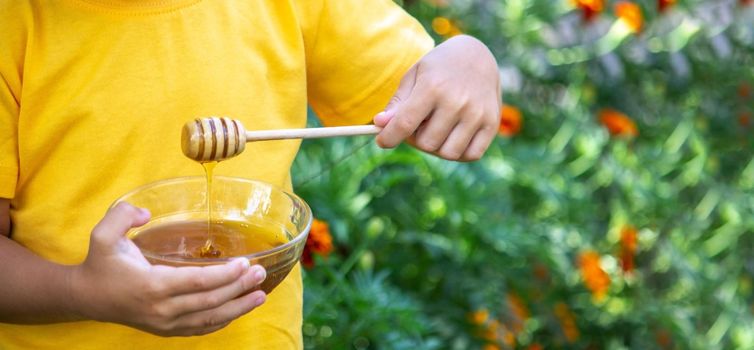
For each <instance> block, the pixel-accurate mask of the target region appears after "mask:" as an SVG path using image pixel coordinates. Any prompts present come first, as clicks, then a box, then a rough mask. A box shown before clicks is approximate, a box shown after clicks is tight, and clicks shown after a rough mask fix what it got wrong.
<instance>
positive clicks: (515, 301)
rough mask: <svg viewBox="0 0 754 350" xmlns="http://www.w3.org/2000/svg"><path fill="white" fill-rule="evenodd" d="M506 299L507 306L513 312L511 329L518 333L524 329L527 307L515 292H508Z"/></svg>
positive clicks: (527, 315)
mask: <svg viewBox="0 0 754 350" xmlns="http://www.w3.org/2000/svg"><path fill="white" fill-rule="evenodd" d="M506 301H507V302H508V308H509V309H510V310H511V313H512V314H513V315H512V316H513V317H512V318H513V320H512V321H511V329H512V330H513V332H514V333H519V332H521V331H522V330H523V329H524V322H526V320H528V319H529V309H527V308H526V304H525V303H524V301H523V300H521V298H520V297H519V296H518V295H516V294H515V293H508V294H507V295H506Z"/></svg>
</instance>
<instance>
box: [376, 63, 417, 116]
mask: <svg viewBox="0 0 754 350" xmlns="http://www.w3.org/2000/svg"><path fill="white" fill-rule="evenodd" d="M416 71H417V69H416V65H414V66H413V67H411V69H409V70H408V72H406V74H404V75H403V78H402V79H401V83H400V84H399V85H398V90H396V91H395V94H393V97H392V98H391V99H390V102H388V104H387V106H385V110H383V111H382V112H380V113H377V115H376V116H375V117H374V125H377V126H379V127H385V125H387V123H388V122H389V121H390V119H393V117H394V116H395V111H396V110H397V109H398V106H399V105H400V104H401V103H402V102H403V101H405V100H407V99H408V97H409V96H411V91H413V90H414V85H416Z"/></svg>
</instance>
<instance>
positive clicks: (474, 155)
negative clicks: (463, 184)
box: [461, 125, 497, 162]
mask: <svg viewBox="0 0 754 350" xmlns="http://www.w3.org/2000/svg"><path fill="white" fill-rule="evenodd" d="M495 135H497V129H496V128H495V127H493V126H490V125H484V126H482V128H481V129H479V131H477V132H476V134H474V137H473V138H472V139H471V142H470V143H469V147H467V148H466V151H465V152H464V153H463V156H461V161H464V162H473V161H476V160H479V159H480V158H482V156H483V155H484V152H485V151H487V148H489V146H490V143H492V140H493V139H494V138H495Z"/></svg>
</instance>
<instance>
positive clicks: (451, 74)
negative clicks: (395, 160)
mask: <svg viewBox="0 0 754 350" xmlns="http://www.w3.org/2000/svg"><path fill="white" fill-rule="evenodd" d="M500 107H501V100H500V82H499V73H498V68H497V62H496V61H495V58H494V57H493V56H492V53H491V52H490V51H489V49H487V47H486V46H485V45H484V44H482V43H481V42H480V41H479V40H477V39H475V38H473V37H470V36H466V35H459V36H456V37H453V38H451V39H448V40H447V41H445V42H444V43H442V44H440V45H438V46H437V47H435V48H434V49H433V50H432V51H430V52H429V53H428V54H427V55H425V56H424V57H423V58H422V59H421V60H419V62H417V63H416V64H415V65H414V66H413V67H411V69H410V70H409V71H408V72H407V73H406V75H404V76H403V80H401V83H400V86H399V87H398V91H396V93H395V95H394V96H393V98H392V100H391V101H390V103H389V104H388V106H387V108H386V109H385V111H384V112H381V113H379V114H377V116H375V118H374V124H375V125H377V126H381V127H383V128H384V129H383V130H382V131H381V132H380V133H379V134H378V135H377V144H378V145H379V146H380V147H384V148H392V147H395V146H397V145H398V144H399V143H401V142H402V141H403V140H408V142H409V143H411V144H412V145H413V146H414V147H416V148H418V149H420V150H422V151H425V152H428V153H432V154H435V155H437V156H439V157H442V158H445V159H449V160H460V161H473V160H477V159H479V158H481V157H482V155H483V154H484V152H485V151H486V150H487V147H489V145H490V143H491V142H492V139H493V138H494V137H495V135H496V134H497V130H498V125H499V123H500V120H499V111H500Z"/></svg>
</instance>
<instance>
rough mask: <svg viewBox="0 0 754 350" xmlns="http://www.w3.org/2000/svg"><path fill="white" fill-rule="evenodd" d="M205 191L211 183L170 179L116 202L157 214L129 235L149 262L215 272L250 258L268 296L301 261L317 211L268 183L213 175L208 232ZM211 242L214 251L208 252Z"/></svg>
mask: <svg viewBox="0 0 754 350" xmlns="http://www.w3.org/2000/svg"><path fill="white" fill-rule="evenodd" d="M207 192H208V191H207V178H206V177H205V176H193V177H183V178H172V179H166V180H162V181H158V182H153V183H150V184H147V185H144V186H142V187H139V188H137V189H134V190H133V191H131V192H129V193H127V194H125V195H123V196H122V197H121V198H119V199H118V200H117V201H116V202H115V203H118V202H121V201H124V202H128V203H131V204H132V205H134V206H137V207H141V208H147V209H149V211H150V212H151V214H152V219H151V220H150V221H149V222H148V223H147V224H145V225H144V226H141V227H136V228H133V229H131V230H130V231H129V232H128V234H127V235H128V238H129V239H131V240H132V241H133V242H134V244H135V245H136V246H137V247H138V248H139V249H140V250H141V253H142V254H143V255H144V257H145V258H146V259H147V260H148V261H149V262H150V263H152V264H154V265H168V266H176V267H180V266H209V265H217V264H224V263H227V262H229V261H231V260H232V259H235V258H246V259H248V260H249V262H250V263H251V264H252V265H257V264H258V265H261V266H262V267H264V268H265V270H266V271H267V277H266V278H265V280H264V281H263V282H262V284H261V285H260V287H259V289H262V290H264V291H265V292H266V293H270V292H271V291H272V290H273V289H274V288H275V287H276V286H277V285H278V284H279V283H281V282H282V281H283V280H284V279H285V277H286V276H287V275H288V273H289V272H290V271H291V269H292V268H293V267H294V266H295V265H296V263H298V261H299V259H300V258H301V253H302V251H303V249H304V246H305V243H306V236H307V235H308V233H309V227H310V225H311V222H312V215H311V209H310V208H309V206H308V205H307V204H306V202H305V201H304V200H303V199H301V198H300V197H298V196H297V195H295V194H293V193H291V192H288V191H286V190H284V189H281V188H279V187H276V186H273V185H270V184H268V183H265V182H261V181H255V180H250V179H243V178H238V177H226V176H214V177H213V178H212V194H211V196H212V200H211V208H212V221H211V222H210V227H209V230H208V227H207V225H208V223H207V219H208V217H207V216H208V210H207V209H208V208H207V197H208V196H209V194H208V193H207ZM113 205H115V204H113ZM209 233H211V235H209ZM208 236H209V237H210V238H211V240H210V242H211V249H210V250H206V251H205V250H203V249H204V247H205V245H206V243H207V242H208Z"/></svg>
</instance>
